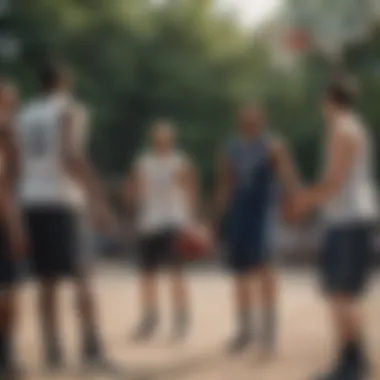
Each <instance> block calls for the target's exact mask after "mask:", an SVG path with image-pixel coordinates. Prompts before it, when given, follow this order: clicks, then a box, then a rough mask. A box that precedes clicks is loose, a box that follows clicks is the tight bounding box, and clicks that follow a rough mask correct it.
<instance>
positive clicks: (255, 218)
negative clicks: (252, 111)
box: [227, 136, 275, 245]
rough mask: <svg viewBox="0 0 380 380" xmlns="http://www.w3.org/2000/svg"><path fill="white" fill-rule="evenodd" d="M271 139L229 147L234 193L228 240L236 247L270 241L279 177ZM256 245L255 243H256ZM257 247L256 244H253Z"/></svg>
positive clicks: (238, 141) (238, 140)
mask: <svg viewBox="0 0 380 380" xmlns="http://www.w3.org/2000/svg"><path fill="white" fill-rule="evenodd" d="M269 141H270V140H269V138H267V137H266V136H260V137H258V138H256V139H253V140H251V141H247V140H243V139H239V138H238V139H236V140H234V141H233V142H232V143H231V144H230V145H229V147H228V152H227V160H228V162H229V166H230V170H231V171H232V179H231V182H232V183H231V186H232V193H231V198H230V203H229V210H228V211H229V212H228V215H229V216H228V228H227V230H228V231H227V235H228V239H229V241H230V242H231V243H233V244H234V245H235V244H236V243H239V244H240V243H242V242H246V243H248V245H249V242H250V241H251V239H253V240H257V239H258V238H260V239H259V240H260V241H264V240H266V238H264V236H266V235H267V231H268V228H269V224H271V223H270V221H271V220H272V216H273V211H274V204H275V175H274V169H273V165H272V159H271V155H270V147H269ZM252 243H253V242H252ZM253 245H255V244H253Z"/></svg>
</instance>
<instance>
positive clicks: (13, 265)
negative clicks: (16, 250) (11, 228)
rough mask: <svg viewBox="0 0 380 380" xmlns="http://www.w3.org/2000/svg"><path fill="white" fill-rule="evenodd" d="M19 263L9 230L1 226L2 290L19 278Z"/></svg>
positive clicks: (0, 275) (0, 271) (0, 282)
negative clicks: (13, 253) (13, 249)
mask: <svg viewBox="0 0 380 380" xmlns="http://www.w3.org/2000/svg"><path fill="white" fill-rule="evenodd" d="M19 269H20V265H19V263H18V262H17V261H16V260H15V259H13V257H12V254H11V251H10V246H9V240H8V234H7V230H6V229H5V227H4V226H1V227H0V290H4V289H8V288H9V287H10V286H12V285H13V284H14V283H15V282H16V281H17V279H18V278H19V272H20V271H19Z"/></svg>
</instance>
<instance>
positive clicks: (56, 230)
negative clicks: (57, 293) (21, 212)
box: [25, 205, 85, 279]
mask: <svg viewBox="0 0 380 380" xmlns="http://www.w3.org/2000/svg"><path fill="white" fill-rule="evenodd" d="M25 223H26V227H27V232H28V239H29V241H28V243H29V245H28V246H29V249H28V254H29V255H28V256H29V259H30V266H31V270H32V273H33V274H34V275H35V276H36V277H37V278H42V279H56V278H64V277H71V276H76V275H78V274H79V273H80V270H81V269H82V268H83V265H84V263H85V262H84V260H83V253H84V252H83V251H84V247H83V238H84V237H83V235H82V229H81V217H80V214H79V213H78V212H76V211H75V210H73V209H70V208H69V207H67V206H58V205H57V206H39V207H37V206H35V207H29V208H27V209H26V210H25Z"/></svg>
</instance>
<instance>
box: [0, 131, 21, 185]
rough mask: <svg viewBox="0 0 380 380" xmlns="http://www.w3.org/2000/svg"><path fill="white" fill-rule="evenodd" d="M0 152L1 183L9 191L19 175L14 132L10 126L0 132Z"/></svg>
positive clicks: (17, 152)
mask: <svg viewBox="0 0 380 380" xmlns="http://www.w3.org/2000/svg"><path fill="white" fill-rule="evenodd" d="M0 152H1V159H2V170H1V183H2V186H4V187H5V188H6V189H8V190H10V191H11V190H12V188H13V186H14V185H15V182H16V180H17V177H18V175H19V171H20V160H19V150H18V146H17V143H16V137H15V134H14V130H13V129H12V128H11V127H10V126H7V127H5V128H3V129H1V131H0Z"/></svg>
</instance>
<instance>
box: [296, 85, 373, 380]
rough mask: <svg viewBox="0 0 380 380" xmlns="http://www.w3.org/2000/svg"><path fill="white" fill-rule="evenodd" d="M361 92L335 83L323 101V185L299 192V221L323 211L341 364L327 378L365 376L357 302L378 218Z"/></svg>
mask: <svg viewBox="0 0 380 380" xmlns="http://www.w3.org/2000/svg"><path fill="white" fill-rule="evenodd" d="M355 98H356V90H355V88H354V87H353V86H352V84H351V83H349V82H347V81H341V80H339V81H336V82H334V83H332V84H331V85H330V86H329V87H328V89H327V91H326V93H325V96H324V99H323V114H324V118H325V121H326V135H327V136H326V137H327V138H326V152H325V156H326V157H325V158H326V160H325V161H326V162H325V168H324V175H323V177H322V179H321V181H320V182H319V183H318V184H317V185H315V186H313V187H312V188H310V189H307V190H305V191H304V192H303V194H300V195H299V196H298V197H297V199H296V200H295V203H294V210H293V211H294V215H293V216H294V217H295V218H300V217H301V216H303V215H305V214H306V213H308V212H309V211H312V210H313V209H315V208H317V207H319V206H320V207H321V208H322V210H321V211H322V216H323V218H322V224H323V226H324V237H323V242H322V249H321V253H320V260H319V261H320V269H321V280H322V283H323V287H324V289H325V291H326V293H327V297H328V301H329V305H331V306H330V307H331V314H332V315H333V323H334V325H335V330H336V333H337V336H338V338H339V346H340V349H339V355H338V362H337V364H336V366H334V368H333V370H332V371H331V372H330V373H328V374H327V375H326V376H323V377H321V379H323V380H356V379H362V378H363V377H364V375H365V374H366V370H367V362H366V357H365V353H364V350H363V348H362V338H363V326H364V325H363V321H362V320H361V319H360V314H361V310H360V307H359V304H358V299H359V296H360V295H361V294H362V291H363V289H364V288H365V285H366V284H367V282H368V278H369V272H370V269H371V261H372V257H371V256H372V247H371V235H372V230H373V227H374V224H375V222H376V220H377V218H378V205H377V201H376V190H375V180H374V175H373V170H372V157H371V146H370V145H371V144H370V142H371V141H370V138H369V136H368V131H366V129H365V128H364V126H363V124H362V123H361V121H360V119H359V118H358V117H357V116H356V115H355V114H354V112H353V109H354V105H355Z"/></svg>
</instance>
